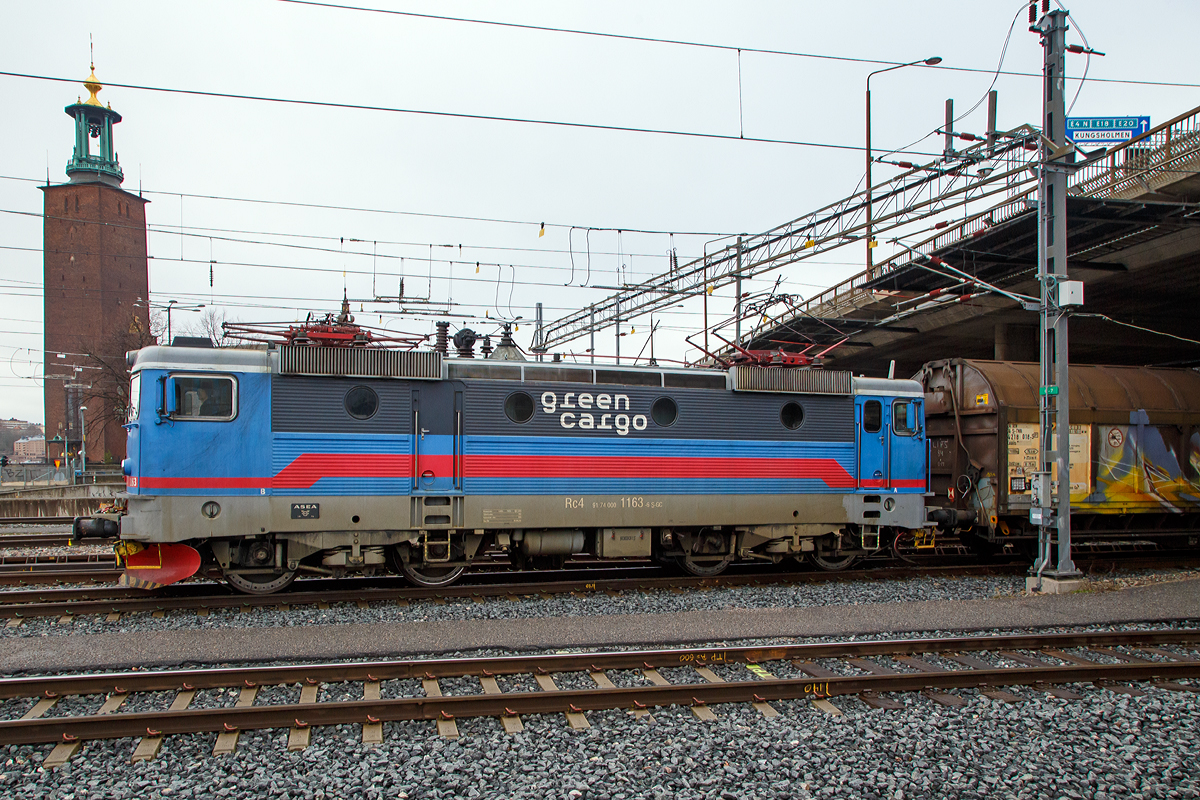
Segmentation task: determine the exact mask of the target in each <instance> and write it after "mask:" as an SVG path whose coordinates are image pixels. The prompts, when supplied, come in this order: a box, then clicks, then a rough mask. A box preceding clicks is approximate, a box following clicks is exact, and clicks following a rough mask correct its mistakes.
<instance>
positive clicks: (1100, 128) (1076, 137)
mask: <svg viewBox="0 0 1200 800" xmlns="http://www.w3.org/2000/svg"><path fill="white" fill-rule="evenodd" d="M1148 130H1150V118H1149V117H1067V140H1068V141H1071V142H1074V143H1075V144H1077V145H1081V146H1084V147H1086V146H1088V145H1105V146H1111V145H1115V144H1124V143H1125V142H1128V141H1129V140H1130V139H1132V138H1133V137H1135V136H1141V135H1142V134H1143V133H1145V132H1146V131H1148Z"/></svg>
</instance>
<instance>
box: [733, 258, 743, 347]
mask: <svg viewBox="0 0 1200 800" xmlns="http://www.w3.org/2000/svg"><path fill="white" fill-rule="evenodd" d="M734 293H735V295H736V297H737V299H736V300H735V301H734V312H733V318H734V323H733V325H734V330H733V343H734V344H735V345H737V346H738V347H741V346H742V237H740V236H739V237H738V240H737V283H736V284H735V285H734Z"/></svg>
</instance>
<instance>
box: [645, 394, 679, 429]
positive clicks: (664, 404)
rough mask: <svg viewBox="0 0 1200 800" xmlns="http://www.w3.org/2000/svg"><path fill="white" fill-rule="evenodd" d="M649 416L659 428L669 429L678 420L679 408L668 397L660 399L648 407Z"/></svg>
mask: <svg viewBox="0 0 1200 800" xmlns="http://www.w3.org/2000/svg"><path fill="white" fill-rule="evenodd" d="M650 416H651V418H653V419H654V424H655V425H658V426H659V427H660V428H666V427H669V426H671V425H674V424H675V420H676V419H678V418H679V406H677V405H676V404H675V401H674V400H672V399H671V398H669V397H660V398H658V399H657V400H655V401H654V405H652V406H650Z"/></svg>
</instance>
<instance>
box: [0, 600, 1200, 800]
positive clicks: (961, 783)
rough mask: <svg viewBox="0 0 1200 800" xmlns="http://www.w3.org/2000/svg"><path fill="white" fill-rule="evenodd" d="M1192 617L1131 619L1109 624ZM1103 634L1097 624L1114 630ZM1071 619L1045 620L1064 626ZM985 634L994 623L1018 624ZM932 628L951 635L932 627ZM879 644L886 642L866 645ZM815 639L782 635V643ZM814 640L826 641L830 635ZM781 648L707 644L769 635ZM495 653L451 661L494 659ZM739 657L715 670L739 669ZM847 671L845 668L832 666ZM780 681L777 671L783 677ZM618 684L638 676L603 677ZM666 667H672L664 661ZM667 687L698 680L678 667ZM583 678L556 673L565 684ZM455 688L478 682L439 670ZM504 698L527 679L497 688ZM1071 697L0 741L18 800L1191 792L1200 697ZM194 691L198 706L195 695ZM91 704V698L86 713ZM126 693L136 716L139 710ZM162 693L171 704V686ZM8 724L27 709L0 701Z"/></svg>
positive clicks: (1155, 692)
mask: <svg viewBox="0 0 1200 800" xmlns="http://www.w3.org/2000/svg"><path fill="white" fill-rule="evenodd" d="M1160 627H1194V623H1185V622H1181V623H1179V624H1178V625H1177V626H1161V625H1137V626H1122V627H1121V628H1119V629H1122V630H1130V629H1149V628H1160ZM1106 629H1107V628H1106ZM1067 630H1071V631H1078V630H1081V629H1078V628H1071V629H1061V628H1056V629H1047V630H1046V631H1043V632H1067ZM1028 632H1030V631H994V632H985V635H986V633H996V634H1002V633H1005V634H1006V633H1028ZM927 635H928V636H937V637H940V636H950V635H955V632H952V631H929V632H928V633H927ZM858 638H859V639H860V640H861V639H865V638H889V637H886V636H878V637H875V636H872V637H858ZM799 641H814V640H813V639H804V640H788V643H793V642H799ZM815 641H830V640H829V639H822V640H815ZM777 643H781V642H778V641H770V642H766V641H756V642H722V643H714V645H721V644H723V645H740V644H759V645H763V644H777ZM496 654H498V653H496V652H494V651H488V652H478V651H476V652H472V653H462V654H459V655H496ZM738 669H743V668H741V667H739V666H737V665H725V666H723V667H721V668H720V669H718V670H717V671H718V673H719V674H722V675H723V676H724V677H727V678H732V677H737V670H738ZM841 669H842V671H843V672H847V673H848V672H851V671H852V670H851V669H850V668H848V667H847V666H846V665H844V664H843V665H841ZM780 672H781V673H782V672H783V670H782V669H781V670H780ZM610 674H611V677H613V679H614V681H615V682H617V683H618V685H620V684H622V683H624V682H627V681H628V680H631V679H632V680H638V678H637V676H636V674H635V673H623V672H622V673H618V672H613V673H610ZM664 674H665V671H664ZM670 677H671V678H672V679H673V680H680V679H686V680H692V681H695V680H697V677H696V676H695V674H692V675H690V677H688V676H686V675H685V674H683V673H681V674H679V675H675V674H674V671H672V672H671V674H670ZM588 680H590V679H588V678H587V676H586V674H584V673H571V674H559V675H555V682H556V683H557V684H558V685H559V686H560V687H562V688H570V687H574V686H576V685H579V686H583V685H586V682H587V681H588ZM441 683H442V686H443V690H444V691H446V692H447V693H451V692H453V693H456V694H457V693H462V692H466V691H478V685H477V683H472V682H470V681H467V680H462V679H456V680H443V681H442V682H441ZM501 683H502V687H503V688H504V689H505V690H527V691H528V690H533V688H534V686H533V682H532V681H528V682H522V681H519V680H514V681H511V682H506V681H502V682H501ZM382 688H383V694H384V696H385V697H386V696H396V695H403V694H419V687H418V685H417V682H416V681H386V682H385V683H384V685H383V687H382ZM1071 688H1072V689H1074V690H1075V691H1076V692H1078V693H1079V694H1080V695H1082V698H1081V699H1079V700H1060V699H1056V698H1053V697H1051V696H1049V695H1046V694H1044V693H1042V692H1039V691H1037V690H1035V689H1032V688H1024V687H1021V688H1016V689H1014V690H1013V691H1015V692H1016V693H1017V694H1019V695H1021V696H1022V697H1024V698H1025V700H1024V701H1023V702H1020V703H1012V704H1009V703H1003V702H998V701H995V700H991V699H989V698H987V697H984V696H982V695H980V694H979V693H978V692H976V691H974V690H961V691H958V692H956V693H957V694H959V695H960V696H961V697H963V698H964V699H965V700H966V701H967V705H966V706H964V707H962V708H946V707H943V706H940V705H938V704H936V703H934V702H932V701H931V700H928V699H926V698H924V697H923V696H921V695H918V694H902V695H895V698H896V699H898V700H900V702H902V703H903V705H904V707H903V708H902V709H900V710H889V711H884V710H876V709H872V708H869V707H868V706H867V705H865V704H864V703H863V702H861V701H860V700H858V699H856V698H850V697H845V698H836V700H835V702H836V704H837V705H838V706H839V707H840V708H841V709H842V710H843V712H844V716H841V717H836V716H832V715H830V714H827V713H825V712H823V711H820V710H818V709H816V708H815V707H814V706H813V705H812V704H811V703H809V702H808V701H799V700H797V701H778V702H773V703H772V705H773V706H774V707H775V708H776V709H777V710H778V711H779V712H780V714H779V716H777V717H774V718H766V717H763V716H762V715H761V714H760V713H759V712H758V711H756V710H754V709H753V708H752V707H750V706H749V705H746V704H728V705H717V706H712V709H713V711H714V712H715V713H716V715H717V720H715V721H709V722H703V721H700V720H698V719H696V718H695V717H694V716H693V714H692V712H691V710H690V709H688V708H683V707H668V708H659V709H654V710H653V714H652V715H651V716H650V717H644V718H641V719H635V718H633V717H632V716H630V715H628V714H626V713H625V712H623V711H594V712H589V713H588V714H587V717H588V720H589V722H590V724H591V727H590V728H588V729H584V730H573V729H571V728H570V727H569V726H568V725H567V722H566V720H565V719H564V718H563V716H562V715H557V714H556V715H541V716H527V717H524V718H523V722H524V725H525V730H524V731H523V732H522V733H520V734H516V735H509V734H506V733H504V732H503V731H502V729H501V727H500V725H499V723H498V721H496V720H493V719H464V720H460V721H459V731H460V734H461V736H460V738H459V739H457V740H447V739H442V738H440V737H439V736H438V735H437V733H436V731H435V728H434V723H432V722H399V723H387V724H386V725H385V735H384V742H383V744H382V745H380V746H377V747H371V746H366V745H363V744H362V741H361V737H362V732H361V728H360V727H359V726H353V725H352V726H338V727H329V728H316V729H314V730H313V733H312V742H311V744H310V746H309V748H308V749H307V750H305V751H303V752H299V753H289V752H287V736H288V734H287V731H282V730H272V731H248V732H244V733H242V735H241V738H240V742H239V745H238V749H237V751H236V752H235V753H234V754H233V755H230V756H221V757H213V756H212V747H213V743H214V741H215V737H216V734H203V735H189V736H171V737H167V739H166V740H165V742H164V744H163V747H162V750H161V752H160V754H159V756H158V758H157V759H156V760H154V761H151V762H145V763H140V764H130V763H129V756H130V754H131V753H132V751H133V748H134V747H135V746H136V742H135V741H134V740H114V741H100V742H89V743H87V744H85V745H84V747H83V749H82V750H81V752H80V754H79V755H77V756H76V757H75V759H73V760H72V761H71V762H70V764H69V765H68V766H66V767H64V768H61V769H58V770H52V771H46V770H43V769H42V768H41V766H40V763H41V761H42V760H43V759H44V758H45V755H46V754H47V753H49V751H50V749H51V746H49V745H43V746H36V747H29V746H22V747H8V748H4V749H2V750H0V770H2V777H0V795H2V796H5V797H12V798H21V799H22V800H24V799H25V798H29V799H30V800H32V798H39V799H40V798H48V799H49V800H54V799H55V798H64V800H65V798H92V797H95V798H101V797H103V798H142V797H159V796H161V797H183V798H200V797H204V798H208V797H224V798H260V797H261V798H329V799H332V798H370V799H371V800H374V798H385V797H386V798H393V797H402V798H451V797H471V798H475V797H480V798H510V797H511V798H534V797H538V798H541V797H550V798H567V800H577V799H578V798H589V799H590V798H597V800H600V799H606V800H632V798H641V797H651V798H813V797H815V798H823V797H846V798H851V797H853V798H889V799H891V800H900V799H902V798H925V797H931V798H932V797H955V798H977V797H978V798H983V797H988V798H993V797H1017V798H1043V797H1055V798H1057V797H1066V798H1087V799H1088V800H1108V799H1109V798H1114V799H1115V798H1139V797H1142V798H1193V797H1200V735H1198V731H1197V727H1198V725H1197V722H1198V720H1200V695H1198V694H1195V693H1185V692H1171V691H1166V690H1162V689H1157V688H1154V687H1149V686H1145V685H1143V687H1142V688H1144V689H1145V691H1146V694H1145V695H1144V696H1141V697H1129V696H1125V695H1121V694H1116V693H1114V692H1110V691H1108V690H1105V689H1102V688H1098V687H1094V686H1090V685H1086V686H1072V687H1071ZM360 690H361V685H359V684H349V685H346V686H339V687H327V690H326V691H323V692H322V699H330V700H333V699H342V698H347V699H348V698H351V697H356V696H361V695H360V694H359V692H360ZM237 694H238V693H237V692H236V691H232V692H231V691H225V692H223V693H216V692H206V693H202V694H201V695H198V696H197V705H200V704H203V705H205V706H210V705H232V704H233V703H234V702H235V701H236V699H237ZM296 694H297V693H296V691H295V687H278V688H268V687H264V688H263V689H262V690H261V691H260V693H259V699H258V700H257V701H256V702H257V704H265V703H268V702H281V701H282V702H288V701H291V702H294V701H295V696H296ZM202 696H203V703H201V701H202ZM93 700H95V701H96V702H88V701H83V702H82V703H81V705H80V707H79V709H77V710H78V711H81V712H85V713H86V712H87V711H88V710H94V709H91V706H94V705H98V698H93ZM135 700H136V698H131V699H130V701H129V703H128V704H127V705H130V709H129V710H133V709H134V708H135V707H136V708H137V709H138V710H141V709H142V708H144V704H143V703H138V704H137V705H136V706H134V705H131V704H134V703H135ZM154 702H156V703H166V702H169V700H168V698H167V697H166V696H165V695H163V694H158V695H155V696H154ZM0 713H3V715H4V717H5V718H11V716H13V715H14V714H16V715H19V713H21V709H20V707H18V706H16V705H14V704H12V703H8V704H5V705H4V706H2V707H0Z"/></svg>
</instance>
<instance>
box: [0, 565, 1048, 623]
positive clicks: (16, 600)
mask: <svg viewBox="0 0 1200 800" xmlns="http://www.w3.org/2000/svg"><path fill="white" fill-rule="evenodd" d="M1027 568H1028V565H1026V564H1024V563H1021V564H1006V565H987V566H980V565H967V566H953V567H950V566H929V567H916V566H907V565H906V566H903V567H887V568H879V569H872V570H854V571H843V572H836V573H835V572H823V571H822V572H784V573H779V572H769V573H768V572H761V571H760V572H748V573H743V574H732V575H729V574H726V575H720V576H714V577H707V578H699V577H694V576H682V575H677V574H672V573H670V572H669V571H667V570H663V569H660V568H655V567H642V568H640V569H639V570H628V569H614V568H609V569H607V570H604V571H600V572H596V571H591V570H589V571H588V572H587V574H586V576H585V575H582V574H581V575H579V576H578V577H575V576H571V574H570V571H566V572H558V573H541V574H536V579H535V580H528V579H526V580H522V581H519V582H514V581H513V580H512V577H513V576H512V575H511V574H506V573H491V574H488V573H484V574H481V575H476V576H473V580H472V582H470V583H461V584H455V585H454V586H446V587H439V588H424V587H413V586H409V585H408V584H406V583H402V581H401V580H400V579H398V578H397V579H379V578H375V579H371V578H357V579H343V580H340V581H333V580H328V579H316V580H309V581H297V582H296V583H294V584H292V586H291V587H289V589H288V590H286V591H283V592H280V593H277V594H272V595H245V594H235V593H233V592H232V591H231V590H230V589H229V588H228V587H226V586H225V585H224V584H219V583H186V584H180V585H178V586H175V587H171V588H170V589H167V590H163V591H162V592H161V593H159V594H150V593H147V592H145V591H141V590H137V589H127V588H123V587H117V586H103V587H100V586H98V587H71V588H61V589H31V590H23V591H22V590H14V591H6V592H0V619H8V620H9V623H8V624H9V625H10V626H14V625H19V624H20V621H21V620H23V619H26V618H35V617H62V618H69V617H73V616H75V615H87V614H106V615H108V616H109V618H110V619H111V620H112V621H117V620H118V619H119V616H120V615H121V614H130V613H138V612H145V611H150V612H166V611H189V610H190V611H195V612H197V613H200V614H207V613H209V612H210V611H212V610H216V609H227V608H233V609H238V610H241V611H249V610H252V609H255V608H269V609H275V608H280V607H282V608H285V609H286V608H289V607H291V606H298V605H317V606H322V605H325V606H327V605H329V604H331V603H357V604H359V605H360V606H364V607H365V606H369V605H371V604H372V603H389V602H391V603H395V602H399V603H408V602H416V601H422V600H435V601H436V600H451V599H472V600H477V601H480V602H482V601H484V600H486V599H488V598H506V597H507V598H516V597H520V596H530V595H542V596H544V597H545V598H547V599H548V598H550V597H552V596H554V595H556V594H576V595H583V594H591V593H595V592H606V593H611V594H619V593H621V592H630V591H656V590H660V591H661V590H671V591H675V590H680V591H682V590H687V589H706V588H707V589H712V588H718V587H736V586H767V585H789V584H802V583H825V582H829V581H836V580H843V579H862V580H895V579H902V578H911V577H917V576H928V575H944V576H961V575H995V574H1020V573H1022V572H1024V571H1025V570H1026V569H1027ZM631 572H637V573H640V574H636V575H635V576H630V574H631ZM525 577H526V578H528V576H525ZM381 583H383V584H384V585H380V584H381ZM389 584H390V585H389ZM64 621H70V620H69V619H65V620H64Z"/></svg>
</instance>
